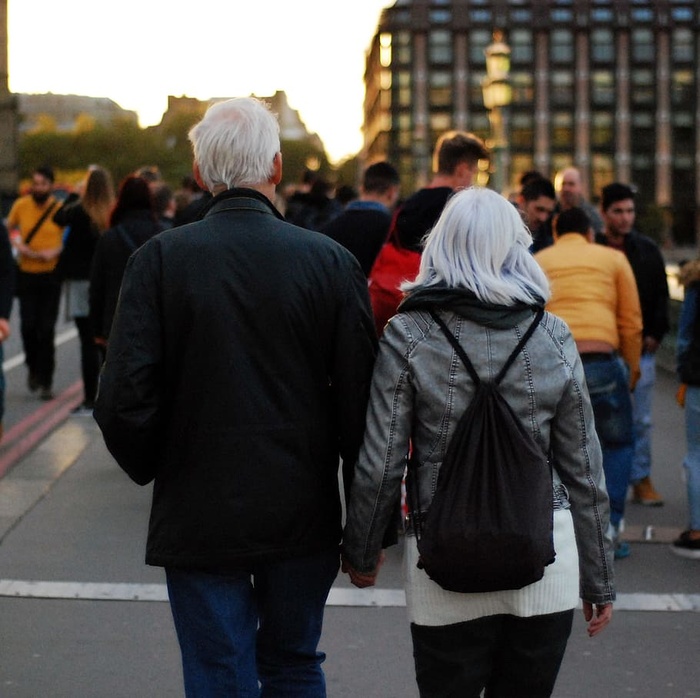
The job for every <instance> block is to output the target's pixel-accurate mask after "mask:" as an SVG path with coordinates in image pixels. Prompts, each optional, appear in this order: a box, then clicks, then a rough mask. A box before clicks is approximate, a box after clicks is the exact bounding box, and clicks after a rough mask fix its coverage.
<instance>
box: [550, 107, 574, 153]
mask: <svg viewBox="0 0 700 698" xmlns="http://www.w3.org/2000/svg"><path fill="white" fill-rule="evenodd" d="M552 145H553V146H554V147H555V148H573V146H574V116H573V114H572V113H571V112H561V111H560V112H554V114H552Z"/></svg>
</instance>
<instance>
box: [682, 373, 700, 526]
mask: <svg viewBox="0 0 700 698" xmlns="http://www.w3.org/2000/svg"><path fill="white" fill-rule="evenodd" d="M685 435H686V441H687V452H686V455H685V459H684V460H683V467H684V468H685V477H686V487H687V490H688V509H689V513H690V523H689V526H688V528H691V529H693V530H694V531H700V387H698V386H696V385H689V386H688V388H687V390H686V393H685Z"/></svg>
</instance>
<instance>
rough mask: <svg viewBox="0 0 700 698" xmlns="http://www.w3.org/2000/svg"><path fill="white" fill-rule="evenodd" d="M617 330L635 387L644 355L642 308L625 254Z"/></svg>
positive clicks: (620, 265)
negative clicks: (640, 360) (640, 361)
mask: <svg viewBox="0 0 700 698" xmlns="http://www.w3.org/2000/svg"><path fill="white" fill-rule="evenodd" d="M617 262H618V269H617V273H616V277H617V280H616V284H617V331H618V334H619V337H620V354H621V355H622V358H623V359H624V360H625V362H626V363H627V365H628V366H629V369H630V387H632V388H634V386H635V384H636V383H637V380H638V379H639V376H640V369H639V359H640V357H641V355H642V308H641V306H640V304H639V293H638V291H637V281H636V280H635V278H634V273H633V272H632V267H631V266H630V263H629V262H628V261H627V258H626V257H625V256H624V255H622V254H621V255H618V259H617Z"/></svg>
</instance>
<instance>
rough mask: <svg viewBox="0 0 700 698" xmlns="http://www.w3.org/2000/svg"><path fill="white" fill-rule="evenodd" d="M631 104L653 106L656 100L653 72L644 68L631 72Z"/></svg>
mask: <svg viewBox="0 0 700 698" xmlns="http://www.w3.org/2000/svg"><path fill="white" fill-rule="evenodd" d="M631 78H632V89H631V91H630V92H631V97H632V104H635V105H640V104H654V102H655V100H656V95H655V84H654V71H653V70H649V69H646V68H637V69H636V70H633V71H632V75H631Z"/></svg>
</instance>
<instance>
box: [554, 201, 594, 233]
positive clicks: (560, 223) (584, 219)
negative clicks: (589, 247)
mask: <svg viewBox="0 0 700 698" xmlns="http://www.w3.org/2000/svg"><path fill="white" fill-rule="evenodd" d="M555 228H556V231H557V234H558V235H563V234H564V233H581V235H588V231H589V230H590V228H591V219H590V218H589V217H588V214H587V213H586V212H585V211H584V210H583V209H582V208H579V207H578V206H574V207H573V208H569V209H567V210H566V211H562V212H561V213H560V214H559V215H558V216H557V222H556V226H555Z"/></svg>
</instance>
